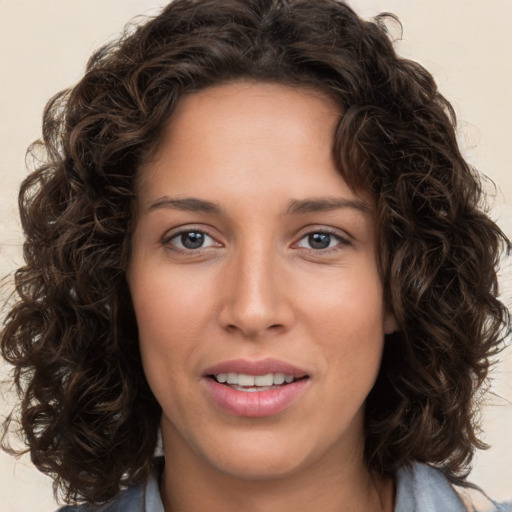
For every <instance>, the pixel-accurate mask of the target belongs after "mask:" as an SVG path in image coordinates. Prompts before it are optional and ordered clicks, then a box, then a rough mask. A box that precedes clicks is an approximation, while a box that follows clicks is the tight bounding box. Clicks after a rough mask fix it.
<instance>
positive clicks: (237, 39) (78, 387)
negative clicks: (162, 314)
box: [1, 0, 510, 503]
mask: <svg viewBox="0 0 512 512" xmlns="http://www.w3.org/2000/svg"><path fill="white" fill-rule="evenodd" d="M390 16H391V15H383V16H379V17H377V18H375V20H374V21H372V22H367V21H363V20H361V19H360V18H359V17H358V16H357V15H356V14H355V13H354V12H353V11H352V10H351V9H350V8H349V7H348V6H347V5H345V4H344V3H342V2H341V1H337V0H175V1H174V2H172V3H171V4H170V5H168V6H167V7H166V8H165V9H164V10H163V12H162V13H161V14H160V15H158V16H156V17H155V18H153V19H150V20H149V21H147V22H146V23H145V24H143V25H141V26H138V27H135V28H132V29H131V30H130V31H127V32H126V34H125V35H124V36H123V37H122V38H121V39H120V40H119V41H117V42H115V43H111V44H108V45H106V46H104V47H103V48H101V49H100V50H99V51H97V52H96V53H95V54H94V55H93V56H92V57H91V59H90V61H89V63H88V66H87V70H86V73H85V76H84V77H83V78H82V80H81V81H80V82H79V83H78V84H77V85H76V86H75V87H74V88H72V89H70V90H67V91H64V92H62V93H60V94H58V95H57V96H55V97H54V98H53V99H52V100H50V102H49V104H48V105H47V107H46V110H45V112H44V125H43V139H42V141H40V142H38V143H36V144H35V145H34V146H33V147H32V151H39V150H40V149H41V148H42V149H44V151H45V161H44V163H43V164H41V165H39V167H38V168H37V169H36V170H35V171H34V172H33V173H32V174H30V175H29V176H28V177H27V178H26V179H25V181H24V182H23V184H22V186H21V191H20V196H19V207H20V212H21V221H22V226H23V229H24V233H25V244H24V258H25V262H26V263H25V266H23V267H22V268H20V269H19V270H18V271H17V273H16V277H15V279H16V293H17V299H16V302H15V303H14V305H13V306H12V307H11V308H10V311H9V313H8V315H7V317H6V320H5V325H4V329H3V332H2V333H1V348H2V353H3V356H4V358H5V359H6V360H7V361H8V362H9V363H10V364H12V365H13V366H14V377H15V383H16V386H17V389H18V393H19V396H20V399H21V405H20V407H19V411H18V413H19V419H20V425H21V431H22V435H23V438H24V440H25V443H26V446H27V447H28V450H29V451H30V454H31V457H32V461H33V462H34V464H35V465H36V466H37V467H38V468H39V469H40V470H41V471H43V472H44V473H47V474H50V475H51V476H52V477H53V478H54V482H55V489H56V491H57V490H59V489H60V490H61V491H62V493H63V496H64V498H65V500H66V501H76V500H86V501H88V502H91V503H97V502H102V501H105V500H108V499H110V498H111V497H113V496H114V495H115V494H116V493H117V492H118V491H119V489H120V488H121V487H123V486H126V485H131V484H133V483H135V482H139V481H144V480H145V479H146V478H147V475H148V472H149V467H150V463H151V459H152V456H153V454H154V450H155V446H156V443H157V436H158V428H159V419H160V415H161V409H160V406H159V405H158V403H157V402H156V400H155V398H154V397H153V395H152V393H151V391H150V389H149V387H148V384H147V382H146V379H145V376H144V372H143V369H142V365H141V360H140V354H139V348H138V335H137V325H136V322H135V317H134V313H133V308H132V305H131V299H130V294H129V290H128V287H127V283H126V274H125V271H126V268H127V264H128V261H129V258H130V243H131V235H132V226H133V200H134V197H135V192H134V182H135V178H136V176H137V170H138V169H139V168H140V166H141V165H142V163H143V162H145V161H147V159H148V158H149V157H150V156H151V155H152V154H154V152H155V150H156V147H157V145H158V142H159V138H160V134H161V132H162V127H163V125H164V124H165V123H166V121H167V120H168V118H169V116H171V115H172V112H173V109H174V107H175V106H176V104H177V102H179V100H180V98H181V97H182V96H183V95H184V94H187V93H190V92H194V91H198V90H201V89H204V88H206V87H209V86H212V85H216V84H220V83H225V82H227V81H233V80H239V79H252V80H257V81H270V82H278V83H282V84H286V85H289V86H293V87H296V86H298V87H307V88H313V89H316V90H320V91H322V92H324V93H326V94H328V95H329V96H330V97H331V98H332V99H334V100H335V101H336V103H337V104H338V105H340V107H341V110H342V112H343V115H342V117H341V119H340V121H339V124H338V126H337V131H336V134H335V137H334V141H333V143H334V149H335V154H336V157H337V161H338V165H339V170H340V173H341V174H342V176H343V177H344V178H345V179H346V180H347V182H348V183H349V184H350V185H351V186H353V187H354V188H355V189H361V188H363V189H365V190H367V191H370V192H371V193H372V194H373V196H374V197H375V201H376V204H377V212H378V217H379V244H380V247H379V265H380V270H381V275H382V280H383V283H384V289H385V301H386V303H387V304H391V305H392V308H393V311H394V314H395V317H396V320H397V323H398V325H399V326H400V330H399V331H398V332H396V333H394V334H393V335H391V336H389V339H388V340H387V341H386V344H385V351H384V357H383V361H382V367H381V372H380V375H379V378H378V381H377V383H376V385H375V387H374V389H373V390H372V392H371V394H370V396H369V397H368V400H367V407H366V424H365V425H366V427H365V428H366V449H365V450H366V451H365V455H366V460H367V463H368V465H369V467H370V468H372V469H373V470H374V471H377V472H378V473H379V474H382V475H392V474H393V473H394V472H395V471H396V469H397V468H399V467H400V466H402V465H404V464H407V463H408V462H410V461H412V460H418V461H423V462H426V463H429V464H432V465H435V466H437V467H440V468H441V469H442V470H443V471H444V473H445V474H446V475H447V476H448V477H449V478H450V479H451V480H452V481H453V482H458V483H464V482H465V478H466V476H467V472H468V468H469V464H470V461H471V459H472V456H473V453H474V450H475V448H482V447H483V444H482V442H481V441H480V440H479V439H478V421H477V415H476V413H477V408H476V400H475V397H476V393H477V391H478V389H479V388H480V387H481V385H482V384H483V383H484V382H485V380H486V377H487V375H488V370H489V366H490V364H491V361H492V357H493V356H495V355H496V354H497V353H498V351H499V349H500V347H501V346H502V344H503V340H504V338H505V336H506V335H507V333H508V332H509V331H510V314H509V312H508V310H507V309H506V308H505V306H504V305H503V304H502V303H501V302H500V301H499V300H498V299H497V293H498V290H497V277H496V269H497V265H498V260H499V255H500V251H501V249H503V248H504V247H506V248H508V249H510V242H509V241H508V240H507V238H506V237H505V235H504V234H503V233H502V231H501V230H500V229H499V228H498V227H497V226H496V224H495V223H494V222H492V221H491V220H490V218H489V217H488V216H487V214H486V213H485V211H484V209H483V207H482V206H481V200H482V185H481V181H480V177H479V175H478V174H477V172H476V171H474V170H473V169H472V168H471V167H470V166H469V165H468V164H467V163H466V162H465V161H464V159H463V157H462V156H461V153H460V151H459V148H458V145H457V141H456V135H455V115H454V111H453V109H452V107H451V105H450V104H449V103H448V102H447V101H446V100H445V98H444V97H443V96H442V95H441V94H440V93H439V92H438V90H437V87H436V84H435V82H434V80H433V78H432V76H431V75H430V74H429V73H428V72H427V71H426V70H425V69H424V68H423V67H421V66H420V65H419V64H417V63H416V62H412V61H410V60H406V59H403V58H399V57H398V56H397V55H396V53H395V51H394V49H393V44H392V41H391V40H390V38H389V37H388V35H387V31H386V25H385V19H386V18H389V17H390ZM15 417H16V415H11V417H10V418H9V420H8V421H7V422H6V424H5V425H4V444H6V439H7V438H6V433H7V432H8V430H10V425H12V422H13V419H14V418H15Z"/></svg>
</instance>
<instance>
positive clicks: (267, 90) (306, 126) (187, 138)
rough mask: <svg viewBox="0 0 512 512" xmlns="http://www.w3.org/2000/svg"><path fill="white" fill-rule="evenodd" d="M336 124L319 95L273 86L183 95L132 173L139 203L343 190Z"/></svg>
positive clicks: (332, 109)
mask: <svg viewBox="0 0 512 512" xmlns="http://www.w3.org/2000/svg"><path fill="white" fill-rule="evenodd" d="M340 116H341V110H340V108H339V107H338V106H337V105H336V104H335V102H334V101H333V100H332V99H330V98H329V97H328V96H327V95H326V94H324V93H322V92H319V91H316V90H311V89H307V88H302V87H291V86H287V85H282V84H276V83H265V82H263V83H262V82H252V81H241V82H232V83H227V84H222V85H218V86H215V87H210V88H208V89H204V90H201V91H199V92H195V93H191V94H188V95H186V96H185V97H183V98H182V99H181V100H180V102H179V103H178V104H177V106H176V108H175V110H174V112H173V113H172V115H171V116H170V119H169V120H168V122H167V124H166V126H165V128H164V130H163V133H162V137H161V140H160V144H159V147H158V150H157V152H156V155H155V157H154V158H153V159H152V160H151V161H150V162H148V163H147V164H146V165H144V166H143V167H142V168H141V170H140V174H139V188H138V193H139V196H142V199H143V200H144V201H146V199H150V200H155V199H156V195H158V194H160V192H161V190H162V189H166V192H167V193H171V194H172V195H176V194H178V195H182V196H184V197H186V196H191V195H197V194H198V193H199V195H202V194H203V195H205V196H206V195H210V196H211V194H212V193H213V192H215V193H216V194H217V195H219V194H222V193H224V192H229V190H231V189H233V191H234V192H236V193H237V194H238V195H240V194H242V195H245V196H246V197H250V196H251V195H253V194H255V193H256V194H259V195H260V196H261V195H262V194H266V193H275V189H276V187H280V188H281V189H283V190H286V191H287V194H288V196H289V198H291V199H302V198H303V197H301V196H304V195H305V194H306V189H308V190H309V193H310V195H311V196H312V197H315V196H316V197H320V196H325V195H326V192H328V191H329V190H330V189H334V190H336V189H338V190H339V189H340V184H341V186H342V188H343V189H344V190H345V189H347V190H348V189H349V187H348V186H347V184H346V183H345V182H344V180H343V178H342V177H341V175H340V173H339V170H338V169H337V165H336V161H335V160H336V159H335V156H334V138H335V132H336V127H337V124H338V122H339V120H340ZM215 185H219V187H215ZM346 194H347V195H353V194H352V192H351V191H350V190H348V191H346ZM160 195H161V194H160Z"/></svg>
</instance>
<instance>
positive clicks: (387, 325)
mask: <svg viewBox="0 0 512 512" xmlns="http://www.w3.org/2000/svg"><path fill="white" fill-rule="evenodd" d="M395 331H398V324H397V322H396V318H395V315H394V314H393V312H392V311H386V313H385V315H384V334H393V333H394V332H395Z"/></svg>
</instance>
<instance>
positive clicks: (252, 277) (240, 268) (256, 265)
mask: <svg viewBox="0 0 512 512" xmlns="http://www.w3.org/2000/svg"><path fill="white" fill-rule="evenodd" d="M279 267H280V265H279V262H278V258H277V256H276V255H275V254H274V253H273V252H272V251H271V250H268V249H267V250H265V249H263V248H261V249H260V250H255V249H254V246H253V248H252V250H251V249H250V248H248V249H247V250H244V251H243V252H240V253H239V254H237V255H236V257H233V259H232V261H230V263H229V265H227V267H226V273H225V275H224V278H223V283H222V288H223V290H222V296H223V301H222V306H221V310H220V313H219V322H220V324H221V325H222V327H223V328H224V329H226V330H228V331H231V332H234V333H237V334H239V335H241V336H243V337H245V338H252V339H255V338H258V337H261V336H265V335H268V334H269V333H271V332H272V333H278V332H285V331H287V330H288V329H289V328H290V326H291V325H292V324H293V322H294V313H293V308H292V305H291V302H290V300H289V299H290V298H289V294H288V287H287V283H286V272H283V269H282V268H279Z"/></svg>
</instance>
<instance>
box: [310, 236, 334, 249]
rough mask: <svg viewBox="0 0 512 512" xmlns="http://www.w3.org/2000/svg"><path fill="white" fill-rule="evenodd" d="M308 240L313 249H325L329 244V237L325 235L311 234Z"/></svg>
mask: <svg viewBox="0 0 512 512" xmlns="http://www.w3.org/2000/svg"><path fill="white" fill-rule="evenodd" d="M308 238H309V245H310V246H311V247H312V248H313V249H326V248H327V247H329V244H330V243H331V235H328V234H326V233H312V234H311V235H309V237H308Z"/></svg>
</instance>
